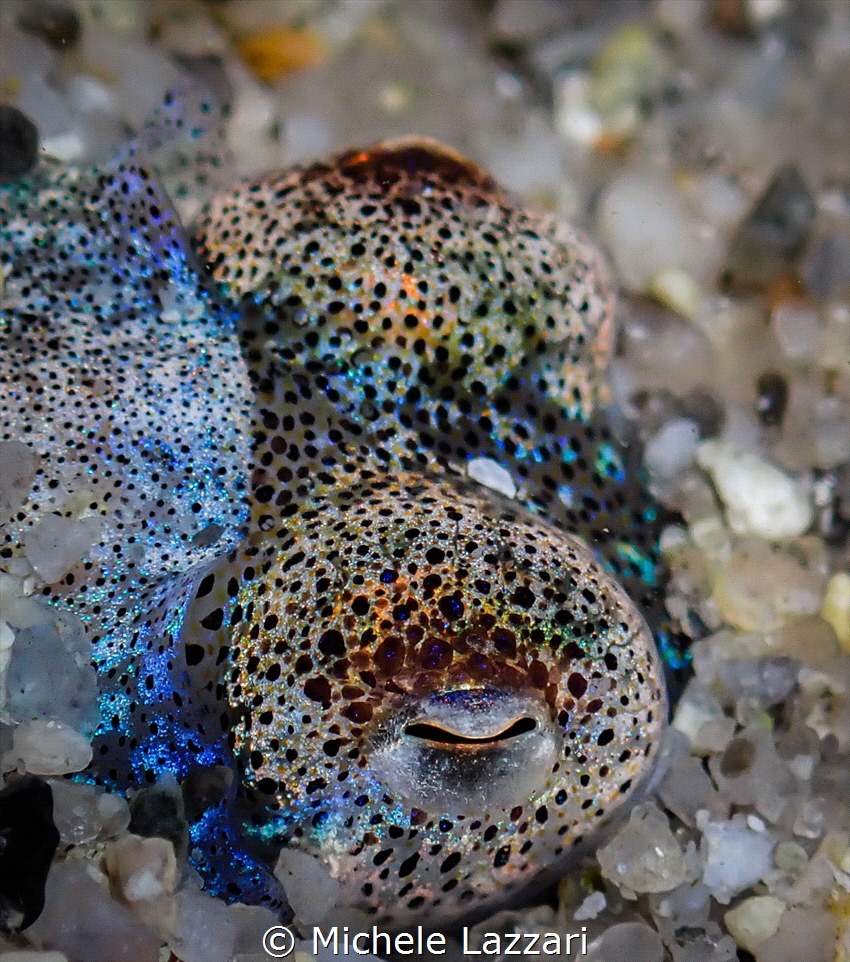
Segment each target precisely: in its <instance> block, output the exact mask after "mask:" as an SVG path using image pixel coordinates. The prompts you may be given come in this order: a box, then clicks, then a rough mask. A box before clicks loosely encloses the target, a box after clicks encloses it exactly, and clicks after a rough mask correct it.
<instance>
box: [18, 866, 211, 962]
mask: <svg viewBox="0 0 850 962" xmlns="http://www.w3.org/2000/svg"><path fill="white" fill-rule="evenodd" d="M95 871H96V870H94V869H90V868H89V865H88V864H87V863H85V862H78V861H73V862H64V863H55V864H54V865H53V868H52V869H51V870H50V875H49V876H48V878H47V888H46V898H45V905H44V911H43V913H42V915H41V917H40V918H39V919H38V920H37V921H36V922H35V924H34V925H32V926H31V927H30V929H29V930H28V935H29V936H30V937H33V938H34V939H36V940H38V942H40V943H41V944H42V945H43V946H44V947H45V948H47V949H55V950H59V951H60V952H64V953H65V954H66V955H67V956H68V957H69V958H70V959H85V960H86V962H158V960H159V946H160V940H159V936H158V935H157V934H156V933H155V932H154V931H153V930H152V929H149V928H148V927H147V926H145V925H142V923H141V922H139V921H138V920H137V919H136V918H135V917H134V916H133V914H132V913H131V912H130V911H129V910H128V909H126V908H125V907H124V906H123V905H120V904H119V903H118V902H116V901H115V900H114V899H112V898H110V897H109V894H108V893H107V892H106V891H105V890H104V888H103V887H102V886H101V885H100V884H98V881H96V878H95V875H93V874H92V872H95ZM97 874H99V873H97ZM101 878H102V876H101ZM209 962H213V960H212V959H210V960H209Z"/></svg>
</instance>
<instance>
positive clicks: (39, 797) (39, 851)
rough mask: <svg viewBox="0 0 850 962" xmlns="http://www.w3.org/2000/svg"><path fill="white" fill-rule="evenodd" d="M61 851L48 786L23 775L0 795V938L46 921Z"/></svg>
mask: <svg viewBox="0 0 850 962" xmlns="http://www.w3.org/2000/svg"><path fill="white" fill-rule="evenodd" d="M58 845H59V832H58V831H57V830H56V826H55V825H54V824H53V792H52V791H51V790H50V786H49V785H48V784H47V783H46V782H44V781H42V780H41V779H40V778H36V776H35V775H24V777H23V778H19V779H18V780H17V781H15V782H12V783H11V784H10V785H7V786H6V788H4V789H3V791H0V932H3V933H4V934H6V935H10V934H12V933H14V932H20V931H21V929H25V928H27V926H29V925H32V923H33V922H35V920H36V919H37V918H38V917H39V915H41V910H42V909H43V908H44V883H45V882H46V880H47V873H48V871H49V870H50V863H51V862H52V861H53V855H54V853H55V852H56V847H57V846H58Z"/></svg>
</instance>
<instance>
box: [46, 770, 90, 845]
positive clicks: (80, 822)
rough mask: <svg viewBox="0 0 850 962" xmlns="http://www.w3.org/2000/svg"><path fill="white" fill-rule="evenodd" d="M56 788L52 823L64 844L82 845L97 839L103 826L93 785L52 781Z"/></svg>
mask: <svg viewBox="0 0 850 962" xmlns="http://www.w3.org/2000/svg"><path fill="white" fill-rule="evenodd" d="M50 788H51V789H52V791H53V823H54V825H55V826H56V828H57V829H58V830H59V836H60V838H61V840H62V843H63V844H65V845H82V844H83V843H84V842H90V841H91V840H92V839H93V838H96V837H97V836H98V835H99V834H100V831H101V828H102V827H103V817H102V815H101V813H100V811H99V809H98V804H97V803H98V797H97V792H96V791H95V788H94V786H93V785H76V784H75V783H74V782H66V781H65V780H64V779H55V780H52V781H51V782H50Z"/></svg>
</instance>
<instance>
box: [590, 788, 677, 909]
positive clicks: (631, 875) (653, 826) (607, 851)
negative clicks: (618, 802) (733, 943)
mask: <svg viewBox="0 0 850 962" xmlns="http://www.w3.org/2000/svg"><path fill="white" fill-rule="evenodd" d="M596 857H597V858H598V860H599V864H600V866H601V868H602V874H603V875H604V876H605V877H606V878H607V879H610V880H611V881H612V882H614V883H616V885H618V886H619V888H620V889H621V890H622V892H623V894H624V895H625V896H626V897H627V898H633V897H634V895H635V893H638V892H668V891H670V889H674V888H676V886H678V885H681V884H682V882H683V881H684V879H685V874H686V867H685V860H684V858H683V856H682V850H681V848H680V847H679V843H678V842H677V841H676V838H675V836H674V835H673V833H672V832H671V831H670V825H669V823H668V821H667V818H666V817H665V816H664V815H663V814H662V813H661V812H660V811H659V810H658V809H657V808H655V806H654V805H649V804H647V805H638V806H636V807H635V808H634V809H633V810H632V813H631V815H630V817H629V821H628V822H627V823H626V824H625V825H624V826H623V827H622V828H621V829H620V831H619V832H617V834H616V835H615V836H614V837H613V838H612V839H611V841H610V842H609V843H608V844H607V845H605V846H603V847H602V848H600V849H599V851H598V852H597V853H596Z"/></svg>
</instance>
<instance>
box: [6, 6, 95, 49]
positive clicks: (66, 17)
mask: <svg viewBox="0 0 850 962" xmlns="http://www.w3.org/2000/svg"><path fill="white" fill-rule="evenodd" d="M18 25H19V26H20V28H21V29H22V30H26V32H27V33H33V34H35V35H36V36H37V37H41V39H42V40H44V41H45V42H46V43H49V44H50V46H51V47H55V48H56V49H57V50H64V49H65V48H66V47H72V46H73V45H74V44H75V43H76V42H77V41H78V40H79V39H80V33H81V26H80V18H79V15H78V14H77V11H76V10H74V8H73V7H71V6H69V5H68V4H65V3H53V2H51V0H28V2H27V3H26V4H25V6H24V10H23V12H22V13H21V15H20V16H19V17H18Z"/></svg>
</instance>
